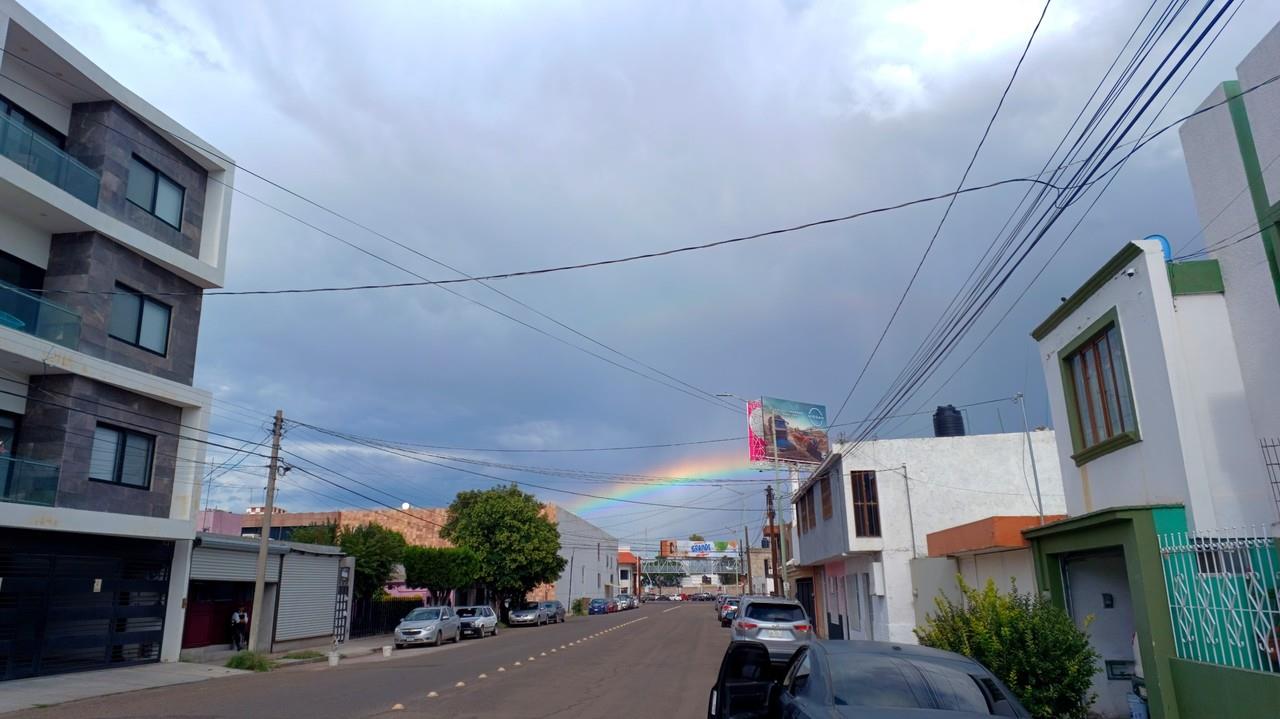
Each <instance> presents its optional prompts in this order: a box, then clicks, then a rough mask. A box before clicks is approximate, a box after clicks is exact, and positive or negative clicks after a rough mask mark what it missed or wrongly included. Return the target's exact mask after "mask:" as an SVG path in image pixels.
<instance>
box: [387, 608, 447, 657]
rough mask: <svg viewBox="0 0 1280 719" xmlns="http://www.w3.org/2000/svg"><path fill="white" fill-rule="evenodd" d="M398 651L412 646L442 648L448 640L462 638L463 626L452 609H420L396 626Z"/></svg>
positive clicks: (406, 616) (410, 613) (409, 614)
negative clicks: (428, 645) (427, 645)
mask: <svg viewBox="0 0 1280 719" xmlns="http://www.w3.org/2000/svg"><path fill="white" fill-rule="evenodd" d="M395 637H396V638H395V643H396V649H403V648H405V647H406V646H408V645H410V644H419V645H421V644H433V645H435V646H437V647H438V646H440V645H441V644H443V643H444V642H445V641H446V640H447V641H451V642H456V641H458V640H459V639H461V638H462V625H461V623H459V621H458V615H457V614H454V612H453V609H451V608H450V607H418V608H417V609H415V610H413V611H411V612H409V613H408V614H406V615H405V617H404V619H402V620H400V624H399V625H397V626H396V633H395Z"/></svg>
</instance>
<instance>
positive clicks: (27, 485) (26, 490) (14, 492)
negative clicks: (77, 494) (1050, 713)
mask: <svg viewBox="0 0 1280 719" xmlns="http://www.w3.org/2000/svg"><path fill="white" fill-rule="evenodd" d="M57 496H58V467H57V466H56V465H52V464H45V463H43V462H32V461H31V460H27V459H18V458H17V457H5V456H0V502H15V503H17V504H38V505H41V506H44V507H52V506H53V501H54V499H56V498H57Z"/></svg>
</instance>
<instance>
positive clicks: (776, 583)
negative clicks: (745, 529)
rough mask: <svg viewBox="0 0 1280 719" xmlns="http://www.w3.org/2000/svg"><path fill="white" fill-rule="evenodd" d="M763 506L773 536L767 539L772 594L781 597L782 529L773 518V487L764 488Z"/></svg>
mask: <svg viewBox="0 0 1280 719" xmlns="http://www.w3.org/2000/svg"><path fill="white" fill-rule="evenodd" d="M764 506H765V509H766V511H767V512H768V514H769V526H770V527H771V528H773V530H774V536H773V537H771V538H770V539H769V555H770V556H771V557H772V558H773V594H774V596H776V597H781V596H782V570H781V569H780V568H779V567H778V539H779V538H780V537H781V536H782V530H781V529H780V528H779V527H778V525H777V524H776V523H775V522H774V518H773V487H765V488H764Z"/></svg>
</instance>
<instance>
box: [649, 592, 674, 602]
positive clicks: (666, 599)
mask: <svg viewBox="0 0 1280 719" xmlns="http://www.w3.org/2000/svg"><path fill="white" fill-rule="evenodd" d="M653 601H655V602H669V601H671V597H668V596H667V595H665V594H659V595H658V596H656V597H654V598H653Z"/></svg>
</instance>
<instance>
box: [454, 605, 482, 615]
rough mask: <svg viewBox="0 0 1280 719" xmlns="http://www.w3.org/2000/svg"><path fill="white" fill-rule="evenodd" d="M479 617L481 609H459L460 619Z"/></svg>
mask: <svg viewBox="0 0 1280 719" xmlns="http://www.w3.org/2000/svg"><path fill="white" fill-rule="evenodd" d="M479 615H480V608H479V607H458V616H460V617H475V616H479Z"/></svg>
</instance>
